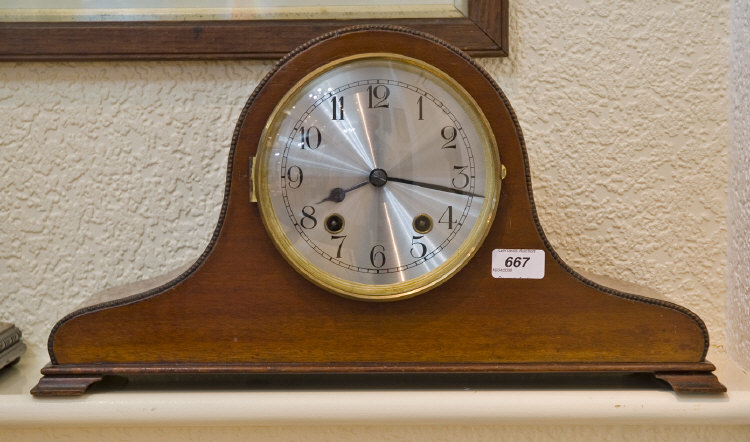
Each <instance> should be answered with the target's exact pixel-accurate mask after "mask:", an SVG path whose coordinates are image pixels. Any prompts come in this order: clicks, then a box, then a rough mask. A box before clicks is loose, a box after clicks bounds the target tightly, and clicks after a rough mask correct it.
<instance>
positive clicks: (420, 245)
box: [409, 235, 427, 258]
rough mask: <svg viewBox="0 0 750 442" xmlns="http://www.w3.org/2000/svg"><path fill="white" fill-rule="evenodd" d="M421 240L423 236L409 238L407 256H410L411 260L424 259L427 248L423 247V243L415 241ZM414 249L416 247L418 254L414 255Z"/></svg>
mask: <svg viewBox="0 0 750 442" xmlns="http://www.w3.org/2000/svg"><path fill="white" fill-rule="evenodd" d="M422 238H424V235H415V236H412V237H411V249H409V254H411V256H412V257H413V258H424V256H425V255H426V254H427V246H426V245H424V243H421V242H419V241H416V240H418V239H422ZM415 247H417V250H418V252H416V253H414V248H415Z"/></svg>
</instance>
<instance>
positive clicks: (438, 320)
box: [32, 26, 726, 396]
mask: <svg viewBox="0 0 750 442" xmlns="http://www.w3.org/2000/svg"><path fill="white" fill-rule="evenodd" d="M373 52H391V53H397V54H401V55H405V56H408V57H413V58H417V59H421V60H424V61H425V62H427V63H429V64H432V65H433V66H436V67H437V68H439V69H441V70H442V71H444V72H445V73H447V74H448V75H450V76H451V77H452V78H454V79H456V80H457V81H458V82H459V83H460V84H461V85H462V86H463V87H464V88H465V89H466V90H467V91H468V93H469V94H470V95H471V96H472V97H473V98H474V99H475V100H476V102H477V104H478V105H479V106H480V108H481V109H482V112H483V113H484V115H485V116H486V118H487V120H488V121H489V123H490V126H491V129H492V131H493V133H494V136H495V138H496V140H497V144H498V146H499V147H498V148H499V155H500V159H501V161H502V164H503V165H504V166H505V168H506V169H507V176H506V177H505V179H504V181H503V185H502V191H501V195H500V206H499V210H498V213H497V216H496V218H495V220H494V223H493V225H492V227H491V230H490V232H489V234H488V236H487V238H486V240H485V241H484V243H483V245H482V246H481V248H480V249H479V250H478V252H477V253H476V255H475V256H474V258H473V259H472V260H471V261H470V262H469V264H468V265H466V266H465V267H464V268H463V269H462V270H461V271H460V272H459V273H458V274H457V275H455V276H454V277H453V278H452V279H450V280H449V281H447V282H445V283H444V284H442V285H441V286H439V287H437V288H435V289H433V290H431V291H430V292H427V293H425V294H422V295H420V296H417V297H414V298H410V299H406V300H400V301H394V302H364V301H358V300H352V299H347V298H344V297H341V296H336V295H333V294H331V293H328V292H326V291H324V290H322V289H320V288H318V287H317V286H315V285H313V284H311V283H310V282H309V281H307V280H306V279H304V278H303V277H302V276H300V275H299V274H297V273H296V272H295V271H294V270H292V268H291V267H289V265H288V264H287V262H286V261H285V260H284V259H283V258H282V256H281V254H280V253H279V252H278V251H277V250H276V249H275V248H274V245H273V244H272V243H271V241H270V240H269V238H268V236H267V234H266V232H265V230H264V227H263V224H262V223H261V219H260V215H259V211H258V207H257V204H256V203H251V202H250V200H251V192H252V189H251V185H250V175H251V165H250V164H251V161H250V160H251V158H253V157H254V156H255V153H256V148H257V146H258V144H259V141H260V135H261V132H262V130H263V127H264V125H265V124H266V120H267V118H268V116H269V115H270V114H271V112H272V111H273V109H274V107H275V106H276V105H277V103H278V102H279V101H280V99H281V98H282V96H283V95H284V94H285V93H286V92H287V91H288V90H289V89H290V88H291V87H292V86H293V85H294V84H295V83H296V82H298V81H299V80H300V79H301V78H303V77H304V76H305V75H306V74H308V73H309V72H311V71H313V70H315V69H316V68H318V67H320V66H322V65H324V64H326V63H329V62H331V61H333V60H335V59H338V58H340V57H346V56H350V55H354V54H357V53H373ZM493 249H539V250H543V251H545V256H546V258H545V265H546V271H545V276H544V278H543V279H496V278H493V277H492V276H491V266H492V251H493ZM708 342H709V341H708V331H707V329H706V326H705V325H704V323H703V322H702V321H701V319H700V318H699V317H698V316H697V315H696V314H694V313H693V312H691V311H689V310H688V309H686V308H684V307H681V306H679V305H676V304H673V303H670V302H668V301H665V300H659V299H654V298H648V297H644V296H641V295H640V294H638V293H636V292H632V291H629V292H625V291H620V290H616V289H613V288H608V287H605V286H603V285H600V284H598V283H596V282H593V281H592V280H590V279H587V278H585V277H583V276H581V275H580V274H579V273H577V272H575V271H573V270H572V269H571V268H570V267H568V266H567V265H566V264H565V263H564V262H563V261H562V260H561V259H560V257H559V256H558V255H557V253H555V251H554V249H553V248H552V246H551V245H550V243H549V242H548V240H547V238H546V237H545V235H544V232H543V230H542V227H541V225H540V224H539V220H538V218H537V215H536V211H535V208H534V201H533V197H532V192H531V181H530V174H529V165H528V159H527V156H526V150H525V147H524V141H523V136H522V133H521V128H520V127H519V125H518V121H517V120H516V117H515V115H514V113H513V110H512V109H511V107H510V104H509V103H508V100H507V99H506V97H505V95H504V94H503V93H502V91H501V90H500V88H499V87H498V86H497V85H496V84H495V82H494V81H493V80H492V78H491V77H490V76H489V75H488V74H487V73H485V72H484V71H483V70H482V69H481V68H480V67H479V66H477V65H476V64H475V63H474V62H473V61H472V60H471V59H470V58H468V56H466V55H465V54H463V53H462V52H460V51H458V50H457V49H454V48H452V47H450V46H448V45H447V44H445V43H443V42H441V41H439V40H437V39H435V38H434V37H431V36H429V35H426V34H422V33H418V32H415V31H411V30H407V29H404V28H396V27H388V26H370V27H356V28H350V29H345V30H341V31H338V32H333V33H329V34H327V35H324V36H322V37H320V38H317V39H315V40H313V41H311V42H309V43H307V44H305V45H303V46H301V47H300V48H298V49H296V50H295V51H293V52H292V53H290V54H289V55H287V56H286V57H285V58H284V59H282V60H281V61H280V62H279V64H278V65H277V66H276V67H275V69H273V71H272V72H270V73H269V74H268V75H267V76H266V78H265V79H264V80H263V81H262V82H261V84H260V85H259V86H258V87H257V89H256V90H255V92H254V93H253V95H252V96H251V97H250V99H249V100H248V102H247V104H246V106H245V108H244V109H243V111H242V114H241V116H240V119H239V122H238V124H237V127H236V130H235V133H234V138H233V142H232V147H231V151H230V152H229V163H228V167H227V181H226V189H225V195H224V202H223V206H222V209H221V214H220V217H219V221H218V223H217V226H216V229H215V231H214V233H213V236H212V238H211V241H210V244H209V245H208V247H207V248H206V250H205V251H204V252H203V254H202V255H201V256H200V257H199V258H198V260H197V261H196V262H195V263H193V264H192V265H190V266H189V267H187V268H185V269H179V270H176V271H174V272H172V273H171V274H168V275H164V276H162V277H158V278H155V279H153V280H150V281H142V282H138V283H135V284H132V285H130V286H127V287H122V288H119V289H114V290H110V291H107V292H104V293H102V294H100V295H99V296H98V297H96V299H94V300H92V303H91V305H89V306H86V307H83V308H80V309H79V310H76V311H74V312H72V313H70V314H68V315H67V316H65V317H64V318H63V319H62V320H60V321H59V322H58V323H57V324H56V325H55V327H54V328H53V330H52V332H51V334H50V337H49V344H48V349H49V354H50V358H51V363H50V364H48V365H47V366H45V367H44V368H43V369H42V373H43V374H44V377H43V378H42V379H41V380H40V381H39V384H38V385H37V386H36V387H35V388H34V389H33V390H32V393H33V394H34V395H38V396H50V395H52V396H55V395H78V394H82V393H83V392H84V391H85V390H86V388H87V387H88V386H89V385H90V384H92V383H94V382H97V381H99V380H101V379H102V378H103V377H104V376H105V375H120V376H128V375H144V374H145V375H148V374H170V373H175V374H179V373H249V374H252V373H298V374H299V373H425V372H428V373H507V372H512V373H515V372H531V373H550V372H566V373H567V372H574V373H575V372H627V373H630V372H644V373H652V374H654V375H655V376H656V377H657V378H660V379H663V380H665V381H666V382H668V383H669V384H670V385H671V386H672V387H673V388H674V389H675V390H677V391H688V392H721V391H725V390H726V389H725V388H724V386H723V385H721V384H720V383H719V382H718V380H717V379H716V377H715V376H714V375H713V374H712V371H713V370H714V369H715V367H714V366H713V365H712V364H711V363H709V362H707V361H706V360H705V355H706V352H707V350H708Z"/></svg>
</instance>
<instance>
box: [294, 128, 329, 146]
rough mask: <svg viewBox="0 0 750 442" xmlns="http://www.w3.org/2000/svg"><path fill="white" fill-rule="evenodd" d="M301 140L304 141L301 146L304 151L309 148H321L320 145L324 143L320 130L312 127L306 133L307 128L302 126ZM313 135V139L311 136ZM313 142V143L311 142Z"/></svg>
mask: <svg viewBox="0 0 750 442" xmlns="http://www.w3.org/2000/svg"><path fill="white" fill-rule="evenodd" d="M299 133H300V134H301V135H300V138H301V139H302V143H301V144H300V147H302V149H304V148H305V146H307V147H308V148H309V149H317V148H319V147H320V143H321V142H322V141H323V136H322V135H321V133H320V129H318V128H317V127H315V126H310V127H308V128H307V131H305V126H302V127H300V128H299ZM310 135H312V137H311V136H310ZM311 140H312V143H311V142H310V141H311Z"/></svg>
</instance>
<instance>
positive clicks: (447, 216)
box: [438, 206, 458, 230]
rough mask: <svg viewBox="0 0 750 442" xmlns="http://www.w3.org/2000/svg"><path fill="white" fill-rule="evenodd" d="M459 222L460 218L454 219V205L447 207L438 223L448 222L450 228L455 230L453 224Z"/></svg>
mask: <svg viewBox="0 0 750 442" xmlns="http://www.w3.org/2000/svg"><path fill="white" fill-rule="evenodd" d="M457 223H458V220H455V219H453V206H448V208H447V209H445V212H443V214H442V215H440V219H439V220H438V224H448V229H450V230H453V224H457Z"/></svg>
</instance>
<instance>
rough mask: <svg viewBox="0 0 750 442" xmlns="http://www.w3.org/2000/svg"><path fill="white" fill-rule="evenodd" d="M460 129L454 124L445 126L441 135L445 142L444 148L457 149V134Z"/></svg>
mask: <svg viewBox="0 0 750 442" xmlns="http://www.w3.org/2000/svg"><path fill="white" fill-rule="evenodd" d="M457 134H458V131H457V130H456V128H455V127H453V126H445V127H444V128H442V129H441V130H440V136H441V137H443V139H444V140H445V143H443V149H455V148H456V143H455V141H456V135H457Z"/></svg>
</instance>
